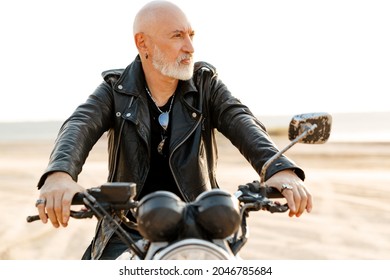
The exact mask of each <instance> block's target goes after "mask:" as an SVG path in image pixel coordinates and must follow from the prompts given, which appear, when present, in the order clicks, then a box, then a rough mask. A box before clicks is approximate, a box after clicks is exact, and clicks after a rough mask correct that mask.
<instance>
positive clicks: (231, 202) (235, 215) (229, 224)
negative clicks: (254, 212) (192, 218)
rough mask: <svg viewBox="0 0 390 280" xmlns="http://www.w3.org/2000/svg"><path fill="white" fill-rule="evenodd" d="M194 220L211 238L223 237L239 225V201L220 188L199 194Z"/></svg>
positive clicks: (231, 232) (234, 230)
mask: <svg viewBox="0 0 390 280" xmlns="http://www.w3.org/2000/svg"><path fill="white" fill-rule="evenodd" d="M195 204H196V205H197V206H198V213H197V215H196V222H197V223H198V224H199V225H200V226H201V227H202V228H203V230H204V231H205V232H206V233H207V234H208V235H209V236H210V238H212V239H223V238H226V237H228V236H229V235H231V234H233V233H234V232H236V231H237V230H238V227H239V225H240V210H239V201H238V199H237V198H235V197H234V196H232V195H231V194H229V193H228V192H225V191H223V190H220V189H213V190H211V191H207V192H204V193H202V194H200V195H199V196H198V197H197V198H196V200H195Z"/></svg>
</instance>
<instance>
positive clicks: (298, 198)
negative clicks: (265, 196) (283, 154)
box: [266, 170, 313, 217]
mask: <svg viewBox="0 0 390 280" xmlns="http://www.w3.org/2000/svg"><path fill="white" fill-rule="evenodd" d="M266 184H267V185H268V186H272V187H275V188H277V189H278V190H279V191H280V192H281V193H282V194H283V196H284V197H285V198H286V200H287V204H288V207H289V208H290V212H289V216H290V217H293V216H294V215H295V216H297V217H299V216H301V215H302V213H303V212H304V211H305V209H306V211H307V212H308V213H310V211H311V210H312V208H313V200H312V196H311V194H310V192H309V190H308V189H307V188H306V187H305V184H304V183H303V181H302V180H301V179H300V178H299V177H298V176H297V175H296V174H295V173H294V171H292V170H283V171H280V172H278V173H276V174H274V175H273V176H272V177H271V178H269V179H268V180H267V182H266Z"/></svg>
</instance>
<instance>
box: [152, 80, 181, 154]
mask: <svg viewBox="0 0 390 280" xmlns="http://www.w3.org/2000/svg"><path fill="white" fill-rule="evenodd" d="M145 89H146V92H147V93H148V94H149V96H150V98H151V99H152V101H153V103H154V105H156V108H157V110H158V111H159V112H160V115H159V116H158V123H159V124H160V126H161V127H162V129H163V130H164V134H163V135H161V139H162V140H161V142H160V143H159V144H158V145H157V152H158V153H159V154H161V155H162V154H163V148H164V144H165V140H166V139H167V138H168V136H167V135H166V132H167V129H168V125H169V113H170V112H171V109H172V105H173V100H174V99H175V95H173V96H172V99H171V104H170V105H169V109H168V111H166V112H163V111H162V110H161V109H160V107H158V105H157V102H156V101H155V100H154V98H153V96H152V94H151V93H150V91H149V89H148V87H145Z"/></svg>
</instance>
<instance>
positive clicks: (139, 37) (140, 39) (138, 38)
mask: <svg viewBox="0 0 390 280" xmlns="http://www.w3.org/2000/svg"><path fill="white" fill-rule="evenodd" d="M134 41H135V46H136V47H137V49H138V51H139V52H140V53H143V54H145V53H147V52H148V50H147V46H146V43H145V34H143V33H142V32H141V33H137V34H135V35H134Z"/></svg>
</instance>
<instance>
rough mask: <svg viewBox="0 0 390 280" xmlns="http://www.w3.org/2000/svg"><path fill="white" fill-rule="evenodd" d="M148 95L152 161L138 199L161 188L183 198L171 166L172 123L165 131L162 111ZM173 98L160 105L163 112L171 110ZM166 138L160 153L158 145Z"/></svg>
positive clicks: (170, 115) (170, 116)
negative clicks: (161, 120)
mask: <svg viewBox="0 0 390 280" xmlns="http://www.w3.org/2000/svg"><path fill="white" fill-rule="evenodd" d="M146 95H147V97H148V102H149V112H150V120H151V137H152V138H151V159H150V162H151V163H150V169H149V173H148V177H147V179H146V182H145V185H144V187H143V188H142V191H141V193H140V195H139V197H138V199H141V198H142V197H144V196H145V195H147V194H149V193H152V192H155V191H159V190H165V191H170V192H173V193H175V194H176V195H177V196H179V197H180V198H182V195H181V193H180V191H179V189H178V187H177V185H176V182H175V179H174V178H173V175H172V171H171V169H170V167H169V140H170V134H171V133H170V132H171V125H169V124H168V128H167V130H166V131H164V129H163V128H162V127H161V125H160V124H159V121H158V117H159V115H160V114H161V112H160V111H159V110H158V109H157V105H156V104H155V103H154V101H153V100H152V99H151V98H150V96H149V95H148V94H146ZM172 98H174V97H173V96H172V97H171V98H170V99H169V100H168V102H167V103H166V104H165V105H164V106H163V107H160V110H161V111H162V112H167V111H169V108H170V106H171V101H172ZM171 118H172V110H171V111H170V113H169V122H170V121H171ZM164 138H165V142H164V146H163V149H162V154H160V153H159V152H158V145H159V144H160V143H161V141H162V140H163V139H164Z"/></svg>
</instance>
